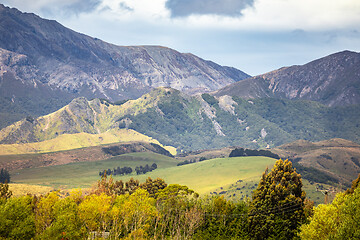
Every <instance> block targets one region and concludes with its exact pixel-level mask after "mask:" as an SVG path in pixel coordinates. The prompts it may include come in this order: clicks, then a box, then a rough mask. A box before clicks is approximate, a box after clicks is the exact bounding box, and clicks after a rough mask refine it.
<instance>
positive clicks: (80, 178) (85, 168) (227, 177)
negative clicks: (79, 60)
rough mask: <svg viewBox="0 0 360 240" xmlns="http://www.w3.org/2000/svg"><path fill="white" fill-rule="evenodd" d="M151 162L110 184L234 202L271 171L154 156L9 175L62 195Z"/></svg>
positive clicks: (263, 160)
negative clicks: (160, 184)
mask: <svg viewBox="0 0 360 240" xmlns="http://www.w3.org/2000/svg"><path fill="white" fill-rule="evenodd" d="M153 162H155V163H156V164H157V165H158V169H156V170H154V171H152V172H149V173H147V174H144V175H136V174H134V173H133V174H131V175H127V176H113V178H114V180H120V179H121V180H123V181H128V180H129V179H130V178H131V177H133V178H135V179H138V180H139V181H140V182H144V181H145V180H146V178H148V177H151V178H152V179H155V178H157V177H160V178H162V179H164V180H165V181H166V183H168V184H171V183H176V184H181V185H187V186H189V188H191V189H194V190H195V191H196V192H198V193H200V194H205V195H222V196H224V197H225V198H228V199H233V200H235V201H236V200H240V199H246V198H250V197H251V194H252V191H253V190H254V189H255V188H256V186H257V184H258V183H259V181H260V177H261V175H262V173H263V172H264V170H265V169H266V168H267V167H268V168H272V166H273V165H274V163H275V159H272V158H267V157H234V158H215V159H209V160H206V161H202V162H197V163H193V164H188V165H184V166H176V164H177V163H178V162H179V160H176V159H174V158H168V157H166V156H163V155H158V154H154V153H130V154H124V155H121V156H117V157H114V158H111V159H108V160H105V161H94V162H81V163H71V164H66V165H61V166H48V167H42V168H32V169H22V170H15V171H12V174H13V178H12V180H13V183H12V187H13V188H14V189H15V190H16V191H19V188H21V186H32V187H33V188H34V189H36V191H39V192H41V191H44V189H48V188H52V189H59V188H61V189H64V190H65V191H67V190H68V189H69V188H78V187H85V188H89V187H91V186H92V184H94V183H95V182H96V181H97V180H99V176H98V172H99V171H100V170H103V169H108V168H110V169H112V168H114V167H117V166H124V165H126V166H131V167H133V168H134V167H135V166H138V165H145V164H152V163H153ZM209 176H211V177H209ZM303 183H304V189H305V191H306V192H307V197H310V199H312V200H314V201H315V203H317V204H318V203H322V202H323V195H322V193H321V192H317V191H316V187H315V185H317V184H314V183H312V184H310V183H309V182H308V181H307V180H306V179H303ZM29 184H30V185H29ZM322 186H327V185H322Z"/></svg>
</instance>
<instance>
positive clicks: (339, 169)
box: [272, 138, 360, 186]
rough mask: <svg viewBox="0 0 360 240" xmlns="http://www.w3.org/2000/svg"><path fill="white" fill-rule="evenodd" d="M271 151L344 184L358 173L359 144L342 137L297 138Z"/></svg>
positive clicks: (349, 184)
mask: <svg viewBox="0 0 360 240" xmlns="http://www.w3.org/2000/svg"><path fill="white" fill-rule="evenodd" d="M272 152H275V153H277V154H278V155H279V156H281V157H282V158H288V159H290V160H292V161H293V162H294V161H295V163H296V164H300V165H302V166H304V167H306V168H314V169H317V170H319V171H321V172H323V173H325V174H327V175H329V176H330V177H332V178H335V179H336V180H337V181H339V182H340V183H342V184H344V185H345V186H351V182H352V181H353V180H354V179H356V178H357V176H358V175H359V173H360V145H359V144H357V143H354V142H351V141H348V140H344V139H338V138H337V139H330V140H325V141H320V142H309V141H304V140H298V141H295V142H292V143H288V144H284V145H281V146H279V147H277V148H275V149H272Z"/></svg>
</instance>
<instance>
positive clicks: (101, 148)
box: [0, 139, 173, 170]
mask: <svg viewBox="0 0 360 240" xmlns="http://www.w3.org/2000/svg"><path fill="white" fill-rule="evenodd" d="M133 152H151V153H158V154H162V155H165V156H168V157H173V155H172V154H171V153H170V152H169V151H168V150H166V149H165V148H163V147H162V146H160V145H158V142H157V141H156V140H153V139H151V141H149V142H122V143H113V144H105V145H98V146H91V147H84V148H78V149H72V150H67V151H57V152H48V153H39V154H14V155H0V168H5V169H8V170H18V169H23V168H35V167H44V166H54V165H64V164H68V163H73V162H91V161H101V160H106V159H108V158H111V157H114V156H118V155H122V154H126V153H133Z"/></svg>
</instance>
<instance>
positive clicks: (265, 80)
mask: <svg viewBox="0 0 360 240" xmlns="http://www.w3.org/2000/svg"><path fill="white" fill-rule="evenodd" d="M215 95H216V96H223V95H231V96H239V97H243V98H259V97H277V98H288V99H304V100H312V101H318V102H320V103H323V104H325V105H328V106H343V105H351V104H359V103H360V53H356V52H350V51H343V52H339V53H335V54H332V55H329V56H327V57H324V58H321V59H318V60H315V61H312V62H310V63H307V64H305V65H301V66H292V67H284V68H281V69H278V70H275V71H272V72H269V73H266V74H263V75H259V76H256V77H253V78H250V79H247V80H245V81H241V82H238V83H233V84H231V85H229V86H226V87H224V88H222V89H220V90H218V91H217V92H216V93H215Z"/></svg>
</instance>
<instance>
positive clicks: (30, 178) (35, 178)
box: [11, 153, 178, 188]
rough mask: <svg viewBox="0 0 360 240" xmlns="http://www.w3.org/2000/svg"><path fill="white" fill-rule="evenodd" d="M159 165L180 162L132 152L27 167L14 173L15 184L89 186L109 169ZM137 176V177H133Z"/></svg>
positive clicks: (164, 165)
mask: <svg viewBox="0 0 360 240" xmlns="http://www.w3.org/2000/svg"><path fill="white" fill-rule="evenodd" d="M154 162H155V163H156V164H157V165H158V168H168V167H171V166H176V164H177V163H178V160H176V159H174V158H170V157H166V156H164V155H160V154H156V153H130V154H123V155H120V156H117V157H113V158H110V159H108V160H103V161H94V162H81V163H70V164H66V165H58V166H51V167H41V168H27V169H22V170H16V171H13V172H11V175H12V178H11V181H12V182H14V183H23V184H34V185H43V186H51V187H54V188H77V187H90V186H91V185H92V184H93V183H95V182H96V181H97V180H99V179H100V177H99V171H101V170H105V169H108V168H111V169H113V168H115V167H124V166H129V167H132V168H133V169H134V168H135V167H136V166H140V165H143V166H144V165H145V164H152V163H154ZM131 176H133V177H136V174H133V175H131Z"/></svg>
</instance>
